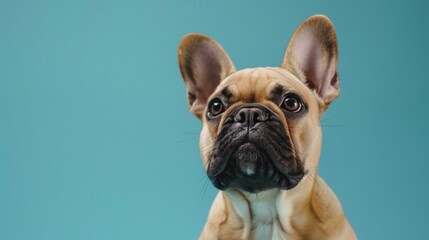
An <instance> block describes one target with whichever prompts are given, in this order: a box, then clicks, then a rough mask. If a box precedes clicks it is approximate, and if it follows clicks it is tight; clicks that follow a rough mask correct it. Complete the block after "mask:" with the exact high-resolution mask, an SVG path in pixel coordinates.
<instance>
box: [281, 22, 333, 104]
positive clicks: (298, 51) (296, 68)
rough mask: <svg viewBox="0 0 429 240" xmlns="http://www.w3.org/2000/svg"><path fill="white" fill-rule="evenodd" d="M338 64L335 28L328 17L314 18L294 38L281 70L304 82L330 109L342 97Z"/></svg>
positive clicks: (298, 30)
mask: <svg viewBox="0 0 429 240" xmlns="http://www.w3.org/2000/svg"><path fill="white" fill-rule="evenodd" d="M337 62H338V47H337V37H336V33H335V29H334V26H333V24H332V22H331V21H330V20H329V19H328V18H327V17H326V16H323V15H315V16H312V17H310V18H308V19H307V20H305V21H304V22H303V23H302V24H301V25H300V26H299V27H298V29H297V30H296V31H295V32H294V34H293V35H292V38H291V40H290V41H289V45H288V47H287V49H286V53H285V56H284V59H283V63H282V65H281V67H282V68H285V69H287V70H289V71H290V72H292V73H293V74H295V75H296V76H298V78H299V79H301V80H302V81H303V82H305V83H306V84H307V86H308V87H309V88H310V89H312V90H314V91H315V92H316V93H317V94H318V95H319V96H320V97H321V99H322V100H323V102H324V104H325V107H327V106H329V104H330V103H331V102H332V101H333V100H334V99H335V98H336V97H337V96H338V95H339V93H340V86H339V79H338V76H337Z"/></svg>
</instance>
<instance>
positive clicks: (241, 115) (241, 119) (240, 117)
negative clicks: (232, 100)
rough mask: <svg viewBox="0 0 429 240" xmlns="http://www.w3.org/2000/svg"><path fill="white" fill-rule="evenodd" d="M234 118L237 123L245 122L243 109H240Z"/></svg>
mask: <svg viewBox="0 0 429 240" xmlns="http://www.w3.org/2000/svg"><path fill="white" fill-rule="evenodd" d="M234 120H235V121H236V122H239V123H245V122H246V113H245V111H240V112H239V113H238V114H237V115H235V118H234Z"/></svg>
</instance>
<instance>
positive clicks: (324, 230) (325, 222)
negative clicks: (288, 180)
mask: <svg viewBox="0 0 429 240" xmlns="http://www.w3.org/2000/svg"><path fill="white" fill-rule="evenodd" d="M320 26H322V27H320ZM313 28H314V29H315V30H314V29H313ZM302 29H304V31H307V30H308V29H309V30H308V31H313V32H316V34H315V36H316V38H317V36H319V37H320V38H321V39H320V42H319V43H318V44H319V45H320V46H317V47H319V49H321V50H320V51H319V53H316V55H317V54H318V55H320V56H321V60H320V61H321V64H320V66H318V67H319V69H317V71H319V70H320V71H324V70H326V69H327V71H326V74H325V75H326V76H328V77H329V80H330V79H331V78H332V79H333V81H331V82H332V86H329V87H330V88H329V89H328V91H325V88H320V89H316V90H315V89H311V88H310V87H309V83H308V82H307V80H308V79H307V78H308V76H310V77H311V76H312V75H311V74H312V73H311V72H310V73H308V71H307V72H306V69H305V66H304V67H303V65H302V63H301V62H299V60H297V59H299V57H300V56H296V54H297V53H299V51H300V50H299V49H298V50H294V49H293V48H294V47H293V45H294V44H297V43H296V39H295V38H296V37H297V36H300V35H301V34H302V33H301V32H302ZM305 34H306V33H305ZM305 34H304V35H305ZM301 36H302V35H301ZM192 38H197V39H198V38H201V35H195V36H193V37H192V36H190V37H189V36H188V37H187V39H186V40H184V41H182V43H181V47H180V48H179V49H182V50H179V51H182V52H179V62H180V61H181V62H180V67H181V72H182V76H183V77H184V80H185V83H186V84H187V86H188V91H189V90H191V91H193V89H195V87H196V86H195V85H196V84H195V82H198V81H202V80H201V79H195V78H192V77H190V76H188V75H187V74H186V73H184V72H185V68H186V67H189V65H188V66H185V63H183V62H184V60H183V59H184V58H183V56H184V55H186V54H187V53H184V52H183V49H185V48H186V49H188V50H187V51H193V50H189V48H192V44H191V42H195V41H196V40H195V39H192ZM203 41H209V40H207V37H204V39H203ZM336 44H337V43H336V37H335V31H334V30H333V27H332V24H331V22H330V21H329V20H328V19H327V18H326V17H323V16H315V17H312V18H310V19H309V20H307V21H305V22H304V23H303V25H301V26H300V28H298V30H297V31H296V32H295V34H294V35H293V37H292V39H291V41H290V44H289V47H288V50H287V51H286V55H285V59H284V62H283V64H282V67H281V68H275V67H266V68H252V69H244V70H240V71H236V72H235V70H233V69H234V67H233V65H232V62H231V61H230V60H229V58H228V57H227V55H226V53H225V52H224V50H223V49H222V48H221V47H220V45H218V44H217V43H216V44H215V45H211V47H213V46H214V48H219V52H218V53H217V54H218V55H217V56H215V60H216V59H217V60H216V61H220V62H221V64H218V65H223V66H222V67H221V69H220V72H221V74H224V73H225V72H227V73H228V74H227V76H225V77H224V78H222V79H220V80H219V81H218V83H217V84H218V85H217V87H215V88H213V89H209V90H207V89H206V90H205V91H211V92H212V93H211V94H210V96H209V97H206V99H205V100H204V99H203V98H201V99H203V100H202V102H199V103H198V104H203V105H204V106H205V105H206V104H207V102H208V101H210V99H213V98H214V97H216V96H218V95H220V92H221V91H222V90H223V89H224V88H225V87H228V89H229V90H230V91H231V94H232V99H231V102H233V104H232V105H231V106H229V107H228V108H227V109H226V111H225V112H224V113H223V116H222V118H221V120H220V121H219V124H215V123H213V122H208V121H207V120H206V115H205V114H204V113H205V112H206V111H207V109H206V108H205V109H201V106H200V107H199V108H198V109H197V110H195V108H192V104H190V110H191V111H192V112H193V113H194V114H195V115H196V116H197V117H199V118H200V119H202V121H203V128H202V131H201V135H200V150H201V157H202V160H203V164H204V166H206V167H207V165H208V164H207V162H208V161H209V157H210V154H211V151H212V150H213V144H214V142H215V140H216V137H217V135H218V134H219V131H220V129H221V127H222V124H223V122H224V121H225V116H227V115H228V113H229V112H230V111H232V109H234V107H236V106H239V105H240V104H244V103H250V102H252V103H259V104H263V105H265V106H266V107H268V108H269V109H270V110H272V111H273V112H274V113H276V115H278V116H280V122H281V124H282V125H283V126H284V128H285V131H287V135H288V136H290V137H291V141H292V144H293V146H294V148H295V150H296V151H295V154H297V155H298V157H299V159H301V161H302V164H303V166H304V169H305V170H306V171H307V174H306V175H305V177H304V178H303V179H302V180H301V182H300V183H299V184H298V185H297V186H296V187H294V188H293V189H291V190H287V191H286V190H280V189H271V190H266V191H263V192H261V193H258V194H250V193H246V192H242V191H240V190H233V189H228V190H225V191H220V192H219V194H218V195H217V197H216V199H215V200H214V203H213V205H212V207H211V210H210V213H209V216H208V219H207V223H206V225H205V227H204V229H203V231H202V234H201V236H200V239H288V240H291V239H293V240H298V239H316V240H323V239H356V235H355V233H354V231H353V229H352V227H351V226H350V224H349V223H348V221H347V219H346V217H345V216H344V213H343V210H342V207H341V204H340V202H339V200H338V199H337V197H336V196H335V194H334V193H333V191H332V190H331V189H330V188H329V187H328V185H327V184H326V183H325V182H324V181H323V180H322V179H321V178H320V177H319V176H318V173H317V165H318V161H319V157H320V151H321V142H322V131H321V127H320V119H321V117H322V114H323V112H324V111H325V110H326V108H327V107H328V106H329V104H330V103H331V102H332V100H333V99H334V98H335V97H336V96H337V95H338V94H339V85H338V80H337V79H336V77H337V75H336V63H337V57H338V53H337V47H336ZM316 50H317V49H316ZM186 58H189V57H186ZM189 64H191V65H195V64H198V63H195V62H192V61H191V62H190V63H189ZM332 64H334V65H332ZM191 68H192V67H191ZM209 70H210V69H209ZM209 70H207V69H205V71H209ZM310 70H311V69H310ZM332 71H334V72H332ZM200 74H202V75H205V76H213V74H212V73H210V72H204V71H202V72H201V73H200ZM325 75H324V76H325ZM217 78H218V75H216V74H215V79H217ZM309 80H312V79H309ZM198 84H201V82H199V83H198ZM276 85H281V86H283V87H284V88H286V89H288V90H290V91H293V92H295V93H297V94H298V95H299V96H301V97H302V98H303V101H304V102H306V104H307V106H308V112H307V113H306V115H305V116H304V117H303V118H302V119H299V120H296V119H288V118H286V117H285V115H284V114H283V112H282V110H281V109H280V107H279V106H278V105H277V104H276V103H274V102H272V101H271V100H270V99H269V97H270V96H269V95H270V93H271V92H272V91H271V90H273V88H274V87H275V86H276ZM193 94H198V91H197V92H196V93H193Z"/></svg>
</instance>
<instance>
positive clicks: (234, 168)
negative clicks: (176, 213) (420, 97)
mask: <svg viewBox="0 0 429 240" xmlns="http://www.w3.org/2000/svg"><path fill="white" fill-rule="evenodd" d="M337 59H338V50H337V40H336V35H335V30H334V27H333V25H332V23H331V21H330V20H329V19H328V18H326V17H324V16H320V15H317V16H313V17H311V18H309V19H307V20H306V21H305V22H304V23H302V24H301V26H299V28H298V29H297V30H296V31H295V33H294V34H293V36H292V38H291V40H290V42H289V45H288V47H287V50H286V53H285V56H284V60H283V63H282V64H281V67H266V68H251V69H244V70H240V71H236V70H235V68H234V66H233V64H232V62H231V60H230V58H229V57H228V55H227V54H226V53H225V51H224V50H223V49H222V47H221V46H220V45H219V44H217V43H216V42H215V41H214V40H212V39H210V38H209V37H207V36H204V35H200V34H189V35H186V36H185V37H184V38H183V40H182V41H181V43H180V46H179V65H180V71H181V74H182V76H183V79H184V80H185V84H186V88H187V95H188V104H189V108H190V111H191V112H192V113H193V114H194V115H195V116H197V117H198V118H199V119H201V120H202V122H203V128H202V132H201V136H200V150H201V156H202V159H203V163H204V165H205V168H206V172H207V175H208V176H209V178H210V180H211V181H212V183H213V184H214V185H215V186H216V187H217V188H219V189H221V190H223V189H229V188H235V189H240V190H244V191H247V192H252V193H255V192H260V191H263V190H267V189H271V188H280V189H291V188H293V187H295V186H296V185H297V184H298V183H299V182H300V180H301V179H302V178H303V177H304V175H305V174H306V173H307V172H311V171H316V168H317V163H318V159H319V156H320V147H321V138H322V135H321V128H320V118H321V116H322V114H323V112H324V111H325V110H326V108H327V107H328V106H329V104H330V103H331V102H332V101H333V100H334V99H335V98H336V97H337V96H338V94H339V91H340V90H339V82H338V77H337V70H336V68H337V67H336V66H337Z"/></svg>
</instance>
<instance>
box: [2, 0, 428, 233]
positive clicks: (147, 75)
mask: <svg viewBox="0 0 429 240" xmlns="http://www.w3.org/2000/svg"><path fill="white" fill-rule="evenodd" d="M428 9H429V4H427V1H426V2H425V1H391V0H389V1H387V0H386V1H377V2H376V1H340V0H337V1H274V0H270V1H245V0H240V1H239V0H234V1H227V0H223V1H204V0H192V1H174V0H169V1H167V0H158V1H155V0H153V1H136V0H135V1H107V0H103V1H101V0H100V1H88V0H73V1H72V0H70V1H65V0H53V1H30V0H29V1H18V0H9V1H8V0H0V239H4V240H15V239H16V240H29V239H31V240H32V239H35V240H39V239H40V240H41V239H46V240H58V239H61V240H68V239H79V240H81V239H82V240H86V239H88V240H94V239H103V240H106V239H196V238H197V237H198V235H199V233H200V231H201V229H202V227H203V225H204V223H205V219H206V216H207V213H208V210H209V207H210V204H211V202H212V200H213V197H214V196H215V194H216V190H215V189H214V187H212V185H211V184H210V183H209V182H208V180H207V178H206V177H205V174H204V171H203V168H202V164H201V161H200V157H199V152H198V147H197V144H198V133H199V130H200V127H201V124H200V122H199V121H198V120H197V119H195V118H194V117H193V116H192V115H191V114H190V113H189V112H188V109H187V105H186V99H185V88H184V84H183V83H182V79H181V76H180V73H179V70H178V66H177V46H178V43H179V41H180V39H181V38H182V36H183V35H184V34H186V33H189V32H201V33H204V34H207V35H210V36H211V37H213V38H214V39H216V40H217V41H218V42H219V43H220V44H221V45H222V46H223V47H224V48H225V49H226V51H227V52H228V54H229V55H230V57H231V58H232V60H233V62H234V63H235V65H236V67H237V68H238V69H241V68H247V67H256V66H278V65H279V64H280V63H281V61H282V57H283V53H284V50H285V47H286V45H287V43H288V40H289V38H290V36H291V34H292V33H293V31H294V30H295V28H296V27H297V26H298V25H299V24H300V23H301V22H302V21H304V20H305V19H306V18H307V17H309V16H311V15H313V14H317V13H323V14H326V15H327V16H329V17H330V18H331V20H332V21H333V22H334V25H335V27H336V30H337V35H338V40H339V53H340V58H339V73H340V80H341V88H342V92H341V96H340V98H338V99H337V100H336V101H335V102H334V103H333V104H332V106H331V108H330V109H329V111H328V112H327V113H326V114H325V116H324V118H323V122H322V124H323V131H324V142H323V152H322V157H321V161H320V165H319V166H320V175H322V177H323V178H324V179H325V180H326V181H327V182H328V184H329V185H330V186H331V187H332V188H333V190H334V191H335V192H336V193H337V195H338V197H339V198H340V200H341V202H342V204H343V206H344V209H345V212H346V215H347V217H348V219H349V221H350V222H351V224H352V225H353V226H354V228H355V230H356V232H357V234H358V236H359V238H360V239H427V235H428V234H427V231H428V228H429V217H428V216H429V207H428V203H429V187H428V184H429V174H428V169H429V157H428V150H429V144H428V142H429V141H428V135H429V126H428V125H429V100H428V89H429V78H428V73H427V71H428V64H429V62H428V56H429V47H428V44H429V27H428V24H429V21H428V15H427V14H428Z"/></svg>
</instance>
